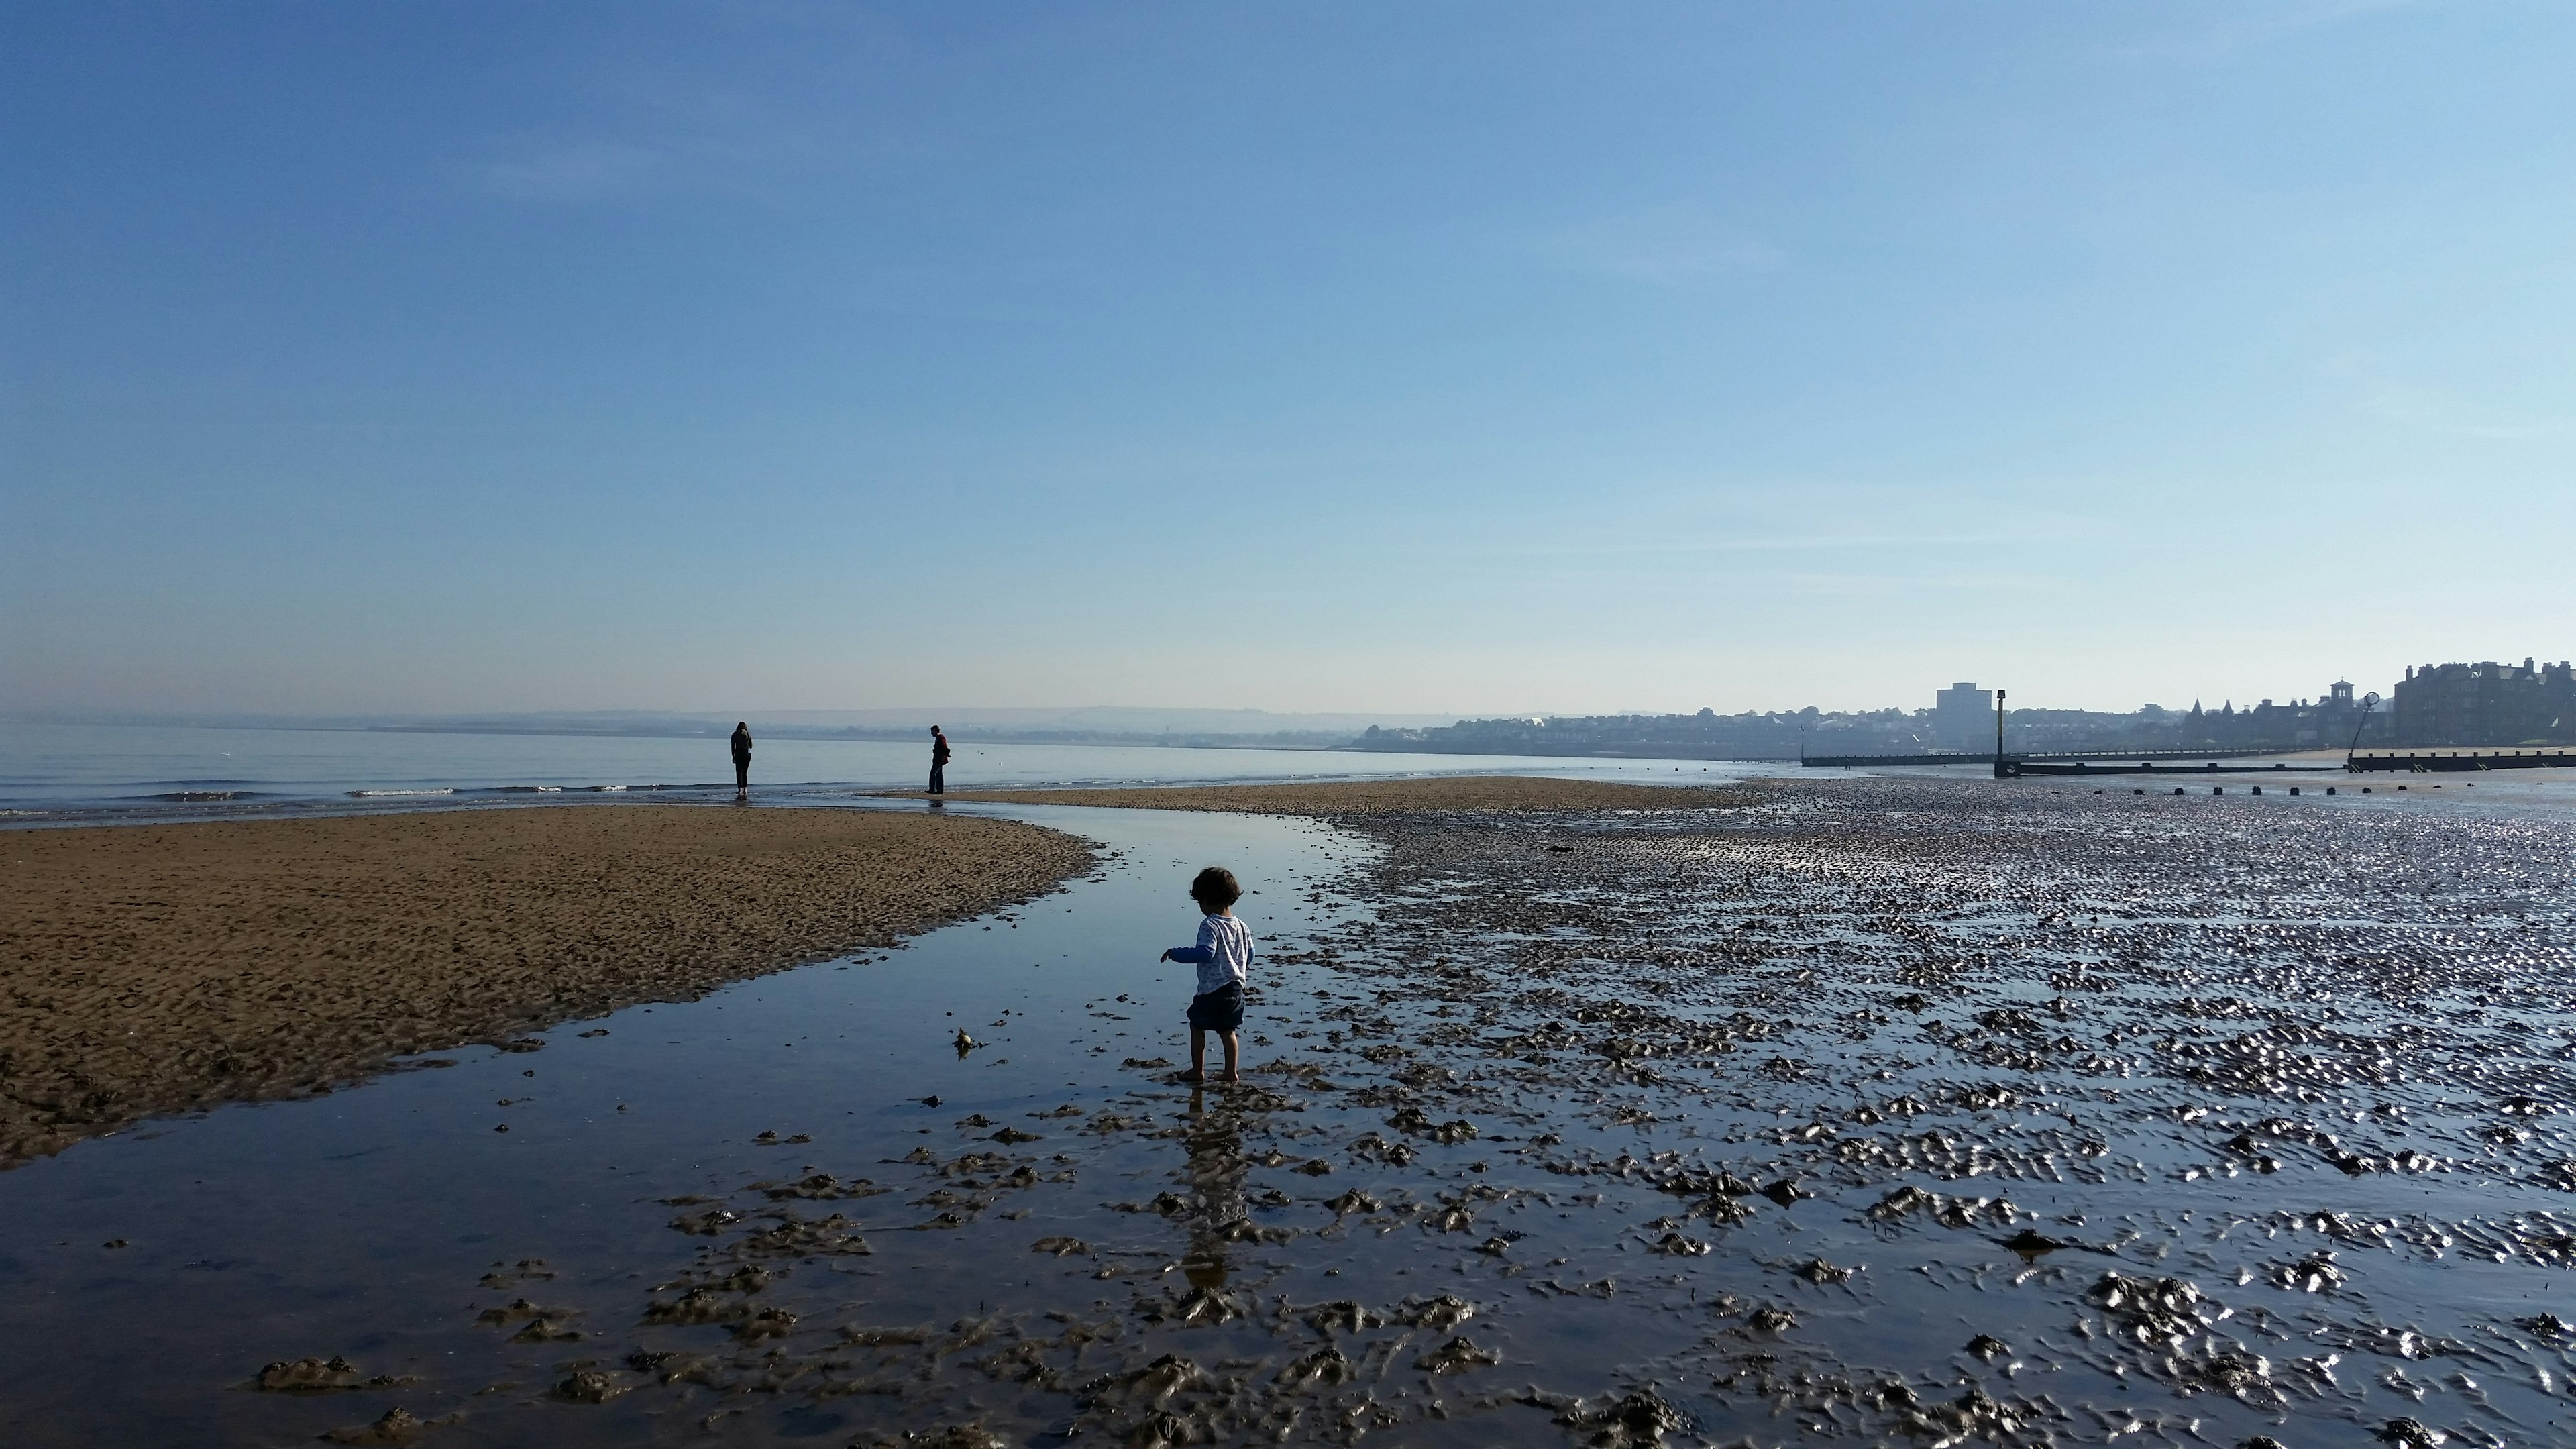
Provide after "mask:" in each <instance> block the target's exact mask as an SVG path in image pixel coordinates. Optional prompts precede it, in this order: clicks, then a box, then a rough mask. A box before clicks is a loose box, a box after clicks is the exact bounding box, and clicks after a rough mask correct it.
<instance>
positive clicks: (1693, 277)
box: [1537, 208, 1788, 286]
mask: <svg viewBox="0 0 2576 1449" xmlns="http://www.w3.org/2000/svg"><path fill="white" fill-rule="evenodd" d="M1537 251H1538V253H1539V254H1540V255H1541V256H1543V257H1545V258H1546V259H1547V260H1548V261H1549V262H1550V263H1552V264H1553V265H1555V266H1558V267H1561V268H1564V269H1566V270H1568V271H1577V272H1591V273H1595V274H1597V275H1602V276H1611V277H1625V278H1629V279H1631V280H1633V281H1639V282H1650V283H1653V284H1656V285H1658V286H1680V285H1685V284H1689V283H1693V282H1702V281H1708V280H1712V279H1716V278H1724V277H1735V276H1742V275H1745V274H1746V273H1751V272H1767V271H1771V270H1774V269H1776V268H1779V267H1781V266H1784V265H1786V264H1787V261H1788V258H1787V257H1786V256H1785V255H1784V254H1783V253H1782V252H1781V251H1780V249H1779V248H1777V247H1775V246H1772V245H1771V244H1770V243H1768V242H1766V241H1764V240H1762V239H1761V238H1760V237H1758V236H1755V235H1754V234H1753V233H1752V232H1750V231H1748V230H1746V229H1744V228H1743V227H1740V226H1737V225H1734V224H1732V223H1730V222H1727V221H1725V220H1723V219H1721V218H1717V217H1713V216H1709V215H1707V214H1705V213H1702V212H1699V211H1696V210H1693V209H1689V208H1657V209H1653V210H1647V211H1639V212H1632V213H1628V214H1626V215H1622V216H1611V217H1603V218H1600V219H1598V220H1594V221H1589V222H1585V223H1582V224H1581V225H1578V226H1572V227H1568V228H1566V229H1564V230H1561V231H1558V232H1555V233H1552V234H1550V235H1548V236H1545V237H1542V238H1541V239H1540V240H1539V242H1538V244H1537Z"/></svg>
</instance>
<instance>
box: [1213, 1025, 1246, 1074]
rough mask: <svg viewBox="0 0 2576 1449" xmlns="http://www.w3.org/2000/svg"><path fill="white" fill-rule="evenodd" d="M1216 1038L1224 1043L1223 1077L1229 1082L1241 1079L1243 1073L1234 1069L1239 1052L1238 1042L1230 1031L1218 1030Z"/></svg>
mask: <svg viewBox="0 0 2576 1449" xmlns="http://www.w3.org/2000/svg"><path fill="white" fill-rule="evenodd" d="M1217 1040H1219V1041H1222V1042H1224V1043H1225V1079H1226V1080H1227V1081H1229V1082H1239V1081H1242V1080H1243V1073H1241V1072H1239V1071H1237V1070H1236V1069H1235V1067H1236V1060H1237V1055H1238V1053H1239V1052H1240V1050H1241V1047H1240V1044H1239V1043H1237V1042H1236V1041H1235V1036H1234V1033H1233V1032H1230V1031H1228V1032H1219V1033H1218V1034H1217Z"/></svg>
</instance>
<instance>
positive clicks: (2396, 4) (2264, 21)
mask: <svg viewBox="0 0 2576 1449" xmlns="http://www.w3.org/2000/svg"><path fill="white" fill-rule="evenodd" d="M2416 3H2417V0H2293V3H2288V4H2272V5H2226V6H2221V7H2218V8H2217V9H2215V10H2210V11H2206V12H2203V13H2205V14H2207V15H2208V16H2209V18H2208V19H2206V20H2202V21H2199V22H2197V23H2183V24H2176V25H2173V26H2171V28H2169V29H2167V30H2165V31H2163V32H2162V33H2160V34H2157V35H2155V36H2152V37H2149V38H2146V39H2143V40H2140V41H2137V42H2136V43H2134V44H2130V45H2125V46H2118V47H2115V48H2114V51H2113V53H2114V54H2117V55H2121V56H2124V57H2128V58H2131V59H2137V60H2181V61H2192V62H2197V63H2202V64H2209V63H2214V62H2218V61H2223V60H2227V59H2230V58H2232V57H2234V56H2236V55H2239V54H2242V53H2244V52H2246V51H2249V50H2254V49H2258V48H2260V47H2262V46H2265V45H2270V44H2273V43H2274V42H2277V41H2282V40H2287V39H2289V38H2291V37H2292V36H2296V35H2302V34H2305V33H2307V32H2309V31H2313V30H2322V29H2327V28H2329V27H2332V26H2337V25H2342V24H2346V23H2348V22H2350V21H2355V20H2363V19H2367V18H2369V17H2371V16H2374V15H2383V14H2386V13H2388V12H2390V11H2392V10H2403V9H2407V8H2410V7H2411V6H2413V5H2414V4H2416ZM2169 13H2170V12H2169Z"/></svg>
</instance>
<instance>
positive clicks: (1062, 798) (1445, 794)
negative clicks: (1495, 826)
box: [947, 775, 1753, 817]
mask: <svg viewBox="0 0 2576 1449" xmlns="http://www.w3.org/2000/svg"><path fill="white" fill-rule="evenodd" d="M947 798H949V799H951V800H981V801H992V802H996V803H1000V804H1008V805H1094V806H1105V807H1111V808H1116V809H1127V810H1223V811H1230V812H1233V813H1236V814H1243V815H1302V816H1315V817H1332V816H1356V815H1414V814H1428V813H1445V812H1522V813H1526V812H1538V811H1557V810H1707V809H1714V808H1723V807H1728V806H1737V805H1743V804H1746V803H1749V802H1750V801H1751V800H1752V798H1753V797H1752V796H1750V795H1748V794H1746V793H1745V792H1743V791H1740V790H1728V789H1721V788H1716V787H1712V786H1707V785H1636V784H1629V783H1626V782H1623V781H1618V780H1554V779H1545V778H1541V777H1538V776H1531V775H1444V776H1437V777H1432V778H1427V779H1398V780H1322V781H1309V782H1299V783H1294V784H1277V785H1147V786H1103V787H1098V788H1079V789H1058V790H967V791H951V792H950V793H949V795H948V797H947Z"/></svg>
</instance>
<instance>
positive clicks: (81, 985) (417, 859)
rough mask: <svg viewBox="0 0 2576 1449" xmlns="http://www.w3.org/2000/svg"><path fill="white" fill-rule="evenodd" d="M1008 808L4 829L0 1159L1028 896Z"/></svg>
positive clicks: (458, 815)
mask: <svg viewBox="0 0 2576 1449" xmlns="http://www.w3.org/2000/svg"><path fill="white" fill-rule="evenodd" d="M1090 859H1091V853H1090V851H1089V849H1088V848H1087V847H1086V846H1084V845H1083V844H1082V843H1081V842H1080V841H1077V840H1075V839H1073V838H1072V837H1070V836H1066V835H1062V834H1058V833H1056V832H1054V831H1050V830H1043V829H1039V828H1037V827H1035V826H1029V825H1022V824H1018V823H1016V822H1011V821H1000V820H979V819H970V818H965V817H941V816H937V815H926V814H925V815H909V814H902V815H898V814H884V813H877V812H873V811H854V810H739V809H724V808H708V807H702V806H700V807H692V806H676V805H617V806H575V807H526V808H517V809H507V810H477V811H455V812H447V813H439V814H424V815H379V816H365V817H355V818H347V819H332V820H279V821H225V822H217V823H208V824H189V825H171V826H148V827H146V826H122V827H115V826H112V827H100V828H94V829H70V830H41V831H10V832H5V833H0V1163H6V1162H9V1161H12V1160H16V1159H18V1158H22V1157H24V1156H27V1155H30V1154H34V1153H41V1152H51V1151H56V1150H59V1149H60V1148H62V1147H63V1146H65V1145H67V1144H69V1143H71V1142H73V1141H75V1140H77V1139H79V1138H81V1137H84V1136H90V1135H94V1134H96V1133H100V1132H104V1131H108V1130H111V1129H113V1128H115V1127H118V1126H120V1125H123V1124H124V1123H127V1122H130V1121H132V1120H133V1119H135V1118H137V1117H139V1116H142V1115H144V1114H146V1113H150V1112H160V1111H169V1110H172V1109H177V1108H185V1107H193V1106H199V1105H204V1104H207V1103H211V1102H216V1101H222V1100H226V1099H240V1098H252V1097H266V1096H277V1095H283V1094H291V1093H296V1092H301V1091H307V1090H311V1089H315V1088H319V1087H323V1086H327V1085H328V1084H330V1083H332V1082H335V1081H342V1080H346V1079H347V1078H349V1077H351V1076H354V1075H357V1074H360V1073H363V1072H366V1071H368V1070H370V1069H372V1068H374V1067H376V1066H378V1065H380V1064H381V1063H382V1062H383V1061H384V1060H385V1059H386V1058H387V1057H389V1056H394V1055H398V1054H401V1053H406V1052H418V1051H430V1050H436V1049H439V1048H442V1047H447V1046H453V1045H456V1044H458V1043H462V1042H470V1041H478V1040H495V1039H499V1038H502V1037H505V1036H508V1035H510V1034H512V1033H515V1032H520V1031H525V1030H528V1029H530V1028H533V1027H539V1026H544V1025H547V1024H550V1023H553V1022H558V1021H564V1020H567V1019H571V1018H575V1017H583V1016H593V1015H597V1014H600V1013H602V1012H606V1011H609V1010H612V1009H614V1008H617V1007H620V1006H625V1005H629V1004H631V1003H634V1002H639V1001H662V1000H673V999H684V998H688V997H693V996H696V995H699V994H700V993H702V992H704V991H706V990H707V989H709V988H710V987H714V986H717V985H720V984H722V983H724V982H727V981H732V980H736V979H739V978H741V977H745V976H752V975H757V974H759V973H761V972H765V971H771V970H775V969H778V968H779V967H782V966H786V965H790V964H793V963H795V962H799V961H808V960H813V959H816V958H819V957H825V956H830V955H834V954H837V953H839V952H842V951H847V950H850V949H853V948H857V947H863V946H878V945H885V944H889V943H891V942H893V941H895V940H896V939H898V938H900V937H902V936H905V935H909V934H913V933H916V932H920V931H923V930H926V929H928V928H930V927H932V926H936V925H938V924H940V923H942V922H945V921H951V920H956V919H959V918H961V917H965V916H972V915H976V914H979V913H981V912H983V911H986V910H990V909H992V908H993V907H995V906H998V905H1001V904H1003V903H1005V902H1009V901H1015V900H1021V899H1025V898H1027V897H1028V896H1031V895H1033V894H1036V893H1038V892H1041V891H1044V890H1046V889H1048V888H1049V887H1051V886H1053V885H1054V884H1055V883H1056V882H1058V881H1060V880H1062V879H1064V878H1065V877H1066V876H1068V875H1071V874H1073V873H1075V872H1077V871H1079V870H1081V869H1083V868H1084V867H1085V866H1086V865H1087V864H1088V863H1089V861H1090Z"/></svg>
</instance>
